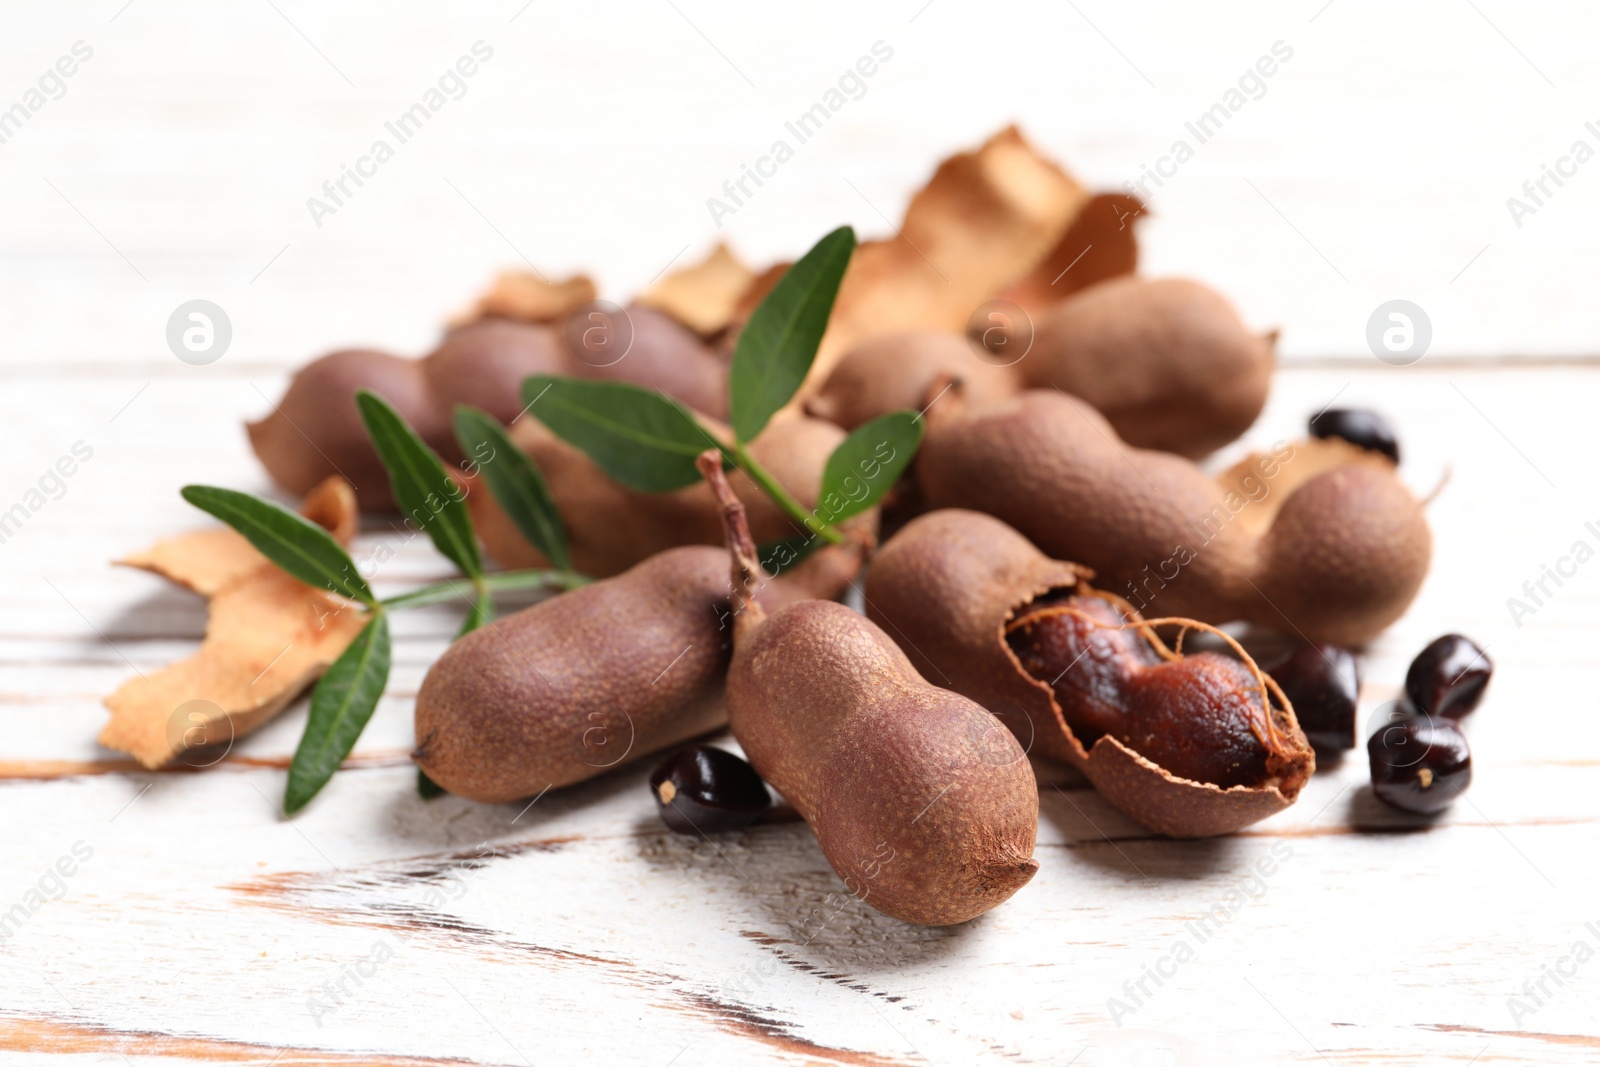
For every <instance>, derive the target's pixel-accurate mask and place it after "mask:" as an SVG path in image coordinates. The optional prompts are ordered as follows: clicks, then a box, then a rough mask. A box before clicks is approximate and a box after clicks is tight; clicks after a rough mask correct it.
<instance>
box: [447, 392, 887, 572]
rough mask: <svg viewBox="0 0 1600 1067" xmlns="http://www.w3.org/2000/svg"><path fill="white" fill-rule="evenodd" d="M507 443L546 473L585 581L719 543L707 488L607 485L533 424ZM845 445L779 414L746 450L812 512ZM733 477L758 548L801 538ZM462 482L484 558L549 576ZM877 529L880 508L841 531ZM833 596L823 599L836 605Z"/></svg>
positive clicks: (516, 428) (498, 512)
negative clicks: (669, 552) (678, 548)
mask: <svg viewBox="0 0 1600 1067" xmlns="http://www.w3.org/2000/svg"><path fill="white" fill-rule="evenodd" d="M701 422H702V423H703V424H705V425H706V427H707V429H709V430H710V431H711V432H712V433H713V434H716V435H718V436H721V437H722V438H723V439H724V440H730V439H731V437H732V434H731V432H730V431H728V430H727V428H726V427H723V426H721V425H719V424H716V423H713V422H711V421H710V420H709V419H702V420H701ZM511 437H512V440H513V441H515V442H516V444H517V445H518V446H519V447H521V448H522V449H523V451H525V452H527V453H528V455H529V457H530V458H531V459H532V460H533V463H534V465H535V466H537V467H538V468H539V470H540V472H541V473H543V475H544V478H545V482H546V484H547V485H548V486H549V489H550V497H551V499H552V500H554V501H555V502H556V507H557V508H558V509H559V511H560V512H561V516H562V520H563V522H564V523H565V525H566V528H567V551H568V553H569V554H570V555H571V557H572V565H573V567H574V568H576V569H577V570H578V571H580V572H581V573H583V574H589V575H594V576H596V577H601V576H605V575H610V574H616V573H617V572H619V571H623V570H626V569H627V568H628V567H631V566H633V565H634V564H635V563H637V562H639V561H640V560H642V559H645V558H647V557H649V556H651V555H653V554H655V553H657V552H660V551H662V550H663V549H667V548H671V547H673V546H675V545H684V544H707V545H720V544H722V540H723V534H722V518H721V512H720V510H719V509H718V507H717V503H716V500H715V499H714V498H713V496H712V493H711V490H710V488H709V487H708V486H707V485H706V484H705V483H704V482H696V483H695V484H693V485H689V486H685V487H684V488H682V489H677V490H674V491H673V492H670V493H644V492H639V491H636V490H633V489H629V488H628V487H627V486H624V485H621V484H619V483H617V482H615V481H612V480H611V478H609V477H608V476H607V475H606V474H605V472H604V471H602V470H601V469H600V468H599V467H597V466H595V464H594V462H593V461H592V460H590V459H589V457H588V456H586V455H584V454H583V453H582V452H581V451H579V450H578V449H576V448H574V447H572V446H571V445H569V444H567V443H566V442H564V441H562V440H561V439H560V438H558V437H556V436H555V434H553V433H551V432H550V431H549V430H548V429H546V428H545V426H544V425H543V424H542V423H540V422H539V421H538V420H537V419H531V418H524V419H518V420H517V422H516V423H515V424H514V425H513V426H512V428H511ZM844 439H845V432H844V431H843V430H841V429H840V428H839V427H837V426H835V425H834V424H832V423H830V422H826V421H824V420H822V419H813V418H807V417H806V416H804V415H801V414H799V413H798V412H794V411H782V412H779V413H778V414H777V415H775V416H774V417H773V419H772V421H771V422H770V423H769V424H768V425H767V427H766V429H764V430H762V431H761V433H760V435H759V436H757V437H756V439H755V440H754V441H752V442H751V444H750V451H751V453H752V454H753V455H754V456H755V458H756V459H757V460H758V461H759V462H760V463H761V464H762V465H763V466H764V467H766V469H767V470H768V471H769V472H770V473H771V474H772V476H773V477H774V478H776V479H777V481H778V483H779V484H780V485H782V486H783V487H784V489H785V490H786V491H787V492H788V493H789V494H790V495H791V496H793V497H794V498H795V500H797V501H799V503H800V504H801V506H802V507H805V508H807V509H812V508H815V507H816V506H817V502H818V499H819V497H820V496H821V493H822V472H823V469H824V468H825V467H826V466H827V462H828V457H829V456H830V455H832V454H833V450H834V449H835V448H837V447H838V446H839V443H840V442H841V441H843V440H844ZM729 477H730V478H732V479H733V480H734V484H735V485H737V486H739V488H740V490H741V492H743V493H744V495H745V496H746V497H747V498H748V499H749V500H750V505H749V508H748V514H749V521H750V528H751V532H752V533H753V534H754V536H755V539H756V541H757V543H758V544H763V545H766V544H772V543H774V542H778V541H785V540H789V539H791V538H796V537H803V536H805V534H806V532H807V531H806V530H805V528H804V527H803V526H802V525H800V524H799V523H798V522H796V521H795V520H794V519H792V518H790V517H789V515H788V514H786V513H785V512H784V511H783V509H782V508H780V507H779V506H778V505H777V504H775V503H773V501H772V499H771V498H770V497H769V496H767V494H766V493H764V492H762V491H761V490H760V489H759V488H757V487H756V485H755V483H754V482H751V481H750V480H749V478H748V477H747V476H746V475H745V474H744V472H742V471H733V472H730V474H729ZM464 480H465V481H466V483H467V487H468V488H467V494H466V498H467V507H468V508H469V509H471V511H472V521H473V525H474V527H475V528H476V529H477V530H478V532H479V535H480V536H481V537H482V538H483V544H484V547H485V549H486V550H487V551H488V553H489V556H490V558H491V559H493V560H494V561H495V562H497V563H499V564H500V565H501V566H503V567H508V568H524V567H527V568H538V567H548V566H549V565H550V562H549V561H548V560H547V559H545V557H544V556H543V555H542V554H541V553H540V552H539V550H538V549H536V548H534V547H533V546H532V545H530V544H529V543H528V541H527V539H526V538H524V537H523V536H522V534H521V532H520V531H519V530H518V529H517V526H516V524H515V523H513V522H512V521H511V519H510V518H509V517H508V516H507V515H506V513H505V511H504V509H502V508H501V507H500V504H499V502H498V501H496V500H495V499H494V497H493V496H492V495H491V494H489V493H487V492H478V491H476V489H477V484H476V483H477V479H476V478H475V477H468V478H466V479H464ZM877 523H878V509H877V508H871V509H869V510H867V511H865V512H863V513H861V514H860V515H857V516H855V517H854V518H851V519H850V520H848V521H847V522H845V523H844V528H845V529H846V530H854V531H859V532H860V533H862V534H872V533H875V532H876V530H877ZM842 588H843V586H842V585H841V586H840V587H839V589H842ZM839 589H828V590H824V591H823V592H822V593H821V594H820V595H823V596H828V597H832V596H834V595H836V594H837V593H838V592H839Z"/></svg>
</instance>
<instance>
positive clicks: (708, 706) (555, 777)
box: [412, 543, 863, 803]
mask: <svg viewBox="0 0 1600 1067" xmlns="http://www.w3.org/2000/svg"><path fill="white" fill-rule="evenodd" d="M862 555H863V545H861V544H860V543H851V544H846V545H832V546H829V547H827V548H824V549H821V550H819V551H818V552H816V553H815V554H813V555H812V556H810V557H808V558H807V559H806V560H805V561H803V562H802V563H800V564H798V565H796V566H795V567H794V568H793V569H792V570H791V571H789V572H788V573H786V574H784V575H783V576H782V577H780V578H778V579H776V580H775V581H773V582H771V583H770V584H769V585H768V586H767V587H766V588H765V589H763V591H762V597H763V599H764V600H765V602H766V603H767V604H769V605H770V606H772V607H774V608H776V607H778V606H780V605H782V604H786V603H789V602H791V601H793V600H796V599H804V598H809V597H811V596H814V595H816V594H817V593H818V592H819V591H822V590H823V589H832V588H837V587H838V585H839V584H842V583H840V582H839V579H838V575H839V574H840V573H846V574H848V575H849V576H854V574H855V573H856V572H857V571H858V570H859V569H860V567H861V559H862ZM848 580H849V578H848V577H847V578H846V579H845V581H846V582H847V581H848ZM729 595H730V594H729V586H728V554H727V553H726V552H725V551H723V550H721V549H716V548H712V547H710V546H705V545H694V546H684V547H681V548H674V549H670V550H668V551H666V552H662V553H660V554H658V555H655V556H652V557H651V558H649V559H647V560H645V561H644V562H643V563H640V564H639V565H638V566H636V567H633V568H632V569H630V570H628V571H626V572H624V573H622V574H619V575H617V576H615V577H613V578H608V579H605V580H603V581H598V582H594V583H593V584H591V585H586V586H582V587H580V588H578V589H575V590H572V591H571V592H568V593H564V594H562V595H560V596H556V597H553V598H551V599H549V600H545V601H541V602H540V603H538V604H535V605H533V606H532V607H530V608H525V609H523V610H522V611H519V612H517V613H516V614H514V615H508V616H506V617H505V618H502V619H497V620H495V621H493V622H491V623H488V624H486V625H484V626H481V627H479V628H478V629H476V630H474V631H472V632H471V633H470V634H467V635H466V636H465V637H463V638H461V639H460V640H458V641H456V642H455V644H453V645H451V646H450V648H449V649H448V650H446V652H445V654H444V655H443V656H441V657H440V658H439V659H438V661H436V662H435V663H434V664H433V666H432V667H430V668H429V669H428V673H427V675H426V677H424V678H423V681H422V688H421V690H420V691H419V692H418V693H417V704H416V738H417V748H416V751H415V752H413V753H412V758H413V759H414V760H415V761H416V763H417V765H418V766H419V767H421V768H422V769H423V770H424V771H425V772H427V774H428V777H429V778H431V779H433V780H434V781H435V782H437V783H438V784H439V785H440V786H442V787H443V788H445V789H446V790H448V791H450V792H451V793H455V794H457V795H458V796H464V797H466V798H468V799H469V800H478V801H483V802H486V803H499V802H502V801H509V800H516V799H519V798H522V797H529V796H534V795H536V794H538V793H540V792H541V791H543V790H545V789H555V788H560V787H561V786H565V785H571V784H573V783H575V782H581V781H585V780H587V779H590V778H593V777H595V776H597V775H600V774H603V773H605V772H606V771H608V770H611V769H612V768H615V767H620V766H623V765H624V764H627V763H631V762H633V761H634V760H637V759H641V758H643V757H645V756H648V755H650V754H651V753H653V752H658V751H660V750H661V749H663V748H669V747H671V746H672V745H675V744H678V743H679V742H682V741H685V740H687V739H688V738H691V737H695V736H697V735H699V734H703V733H706V732H708V731H710V730H714V729H717V728H719V727H721V726H723V725H724V724H725V723H726V722H727V718H728V713H727V707H726V704H725V702H724V700H723V680H724V674H725V672H726V670H727V665H728V656H729V650H730V647H731V646H730V634H731V631H730V629H729V621H728V611H729V606H728V605H729Z"/></svg>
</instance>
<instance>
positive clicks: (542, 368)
mask: <svg viewBox="0 0 1600 1067" xmlns="http://www.w3.org/2000/svg"><path fill="white" fill-rule="evenodd" d="M596 317H598V318H596ZM534 374H567V375H575V376H578V377H585V378H608V379H615V380H621V381H629V382H637V383H639V384H643V385H648V386H650V387H652V388H656V389H659V390H660V391H662V392H664V393H666V394H667V395H669V396H673V397H676V398H677V399H679V400H682V401H683V402H684V403H687V404H688V405H689V406H691V407H695V408H697V409H700V410H705V411H706V412H707V413H708V414H711V415H714V416H715V415H719V414H721V413H722V412H724V411H725V409H726V405H727V398H726V394H727V387H726V381H727V364H726V361H724V360H723V359H722V358H721V357H720V356H718V355H717V354H716V353H715V352H713V351H712V350H711V349H709V348H707V347H706V346H705V345H704V344H703V343H702V342H701V341H700V339H699V338H697V337H696V336H695V335H694V334H693V333H691V332H690V331H689V330H687V329H685V328H684V327H682V326H680V325H678V324H677V323H676V322H674V321H673V320H671V319H670V318H668V317H667V316H665V315H663V314H661V313H660V312H658V311H653V310H651V309H649V308H642V307H633V308H629V309H626V310H619V309H615V308H609V307H608V306H606V305H598V304H590V305H585V306H584V307H581V308H578V309H577V310H575V311H573V312H572V313H571V314H570V315H569V316H568V317H567V319H566V320H565V321H564V322H563V323H561V324H560V327H559V328H558V327H555V326H549V325H543V324H539V323H528V322H516V321H512V320H509V319H493V318H491V319H480V320H478V321H476V322H471V323H468V324H466V325H464V326H459V327H457V328H456V329H454V330H451V331H450V332H449V333H447V334H446V335H445V336H444V338H443V339H442V340H441V341H440V343H439V346H438V348H436V349H435V350H434V351H433V352H432V353H431V354H430V355H428V356H425V357H424V358H422V359H420V360H413V359H404V358H401V357H398V356H393V355H389V354H387V353H383V352H375V351H370V350H366V349H356V350H350V351H343V352H334V353H331V354H330V355H327V356H323V357H321V358H320V359H316V360H313V361H312V362H310V363H308V364H306V365H305V366H304V367H302V368H300V370H299V371H297V372H296V373H295V375H294V377H293V378H292V379H291V380H290V382H289V388H288V389H287V390H286V391H285V392H284V395H283V399H282V400H280V401H279V402H278V404H277V406H276V407H275V408H273V410H272V411H271V412H269V413H268V414H267V415H265V416H263V417H262V418H261V419H260V420H258V421H256V422H252V423H249V424H247V426H246V429H247V430H248V432H249V435H250V444H251V447H252V448H254V449H255V453H256V455H257V457H259V458H260V460H261V463H262V465H263V466H264V467H266V468H267V473H268V474H270V475H272V479H273V481H275V482H277V483H278V485H280V486H282V487H283V488H285V489H288V490H290V491H292V492H295V493H302V494H303V493H305V492H307V491H309V490H310V489H311V488H312V487H313V486H315V485H317V484H319V483H321V482H322V480H323V479H325V478H327V477H329V476H330V475H333V474H342V475H343V476H344V477H345V479H346V480H347V481H349V482H350V483H351V485H352V486H354V488H355V491H356V498H357V500H359V501H360V503H361V506H362V507H363V508H366V509H369V510H385V509H391V508H393V507H394V498H393V495H392V493H391V491H390V486H389V478H388V474H387V473H386V472H385V471H384V469H383V466H382V464H380V463H379V462H378V457H377V453H376V452H375V451H374V450H373V448H372V442H371V441H370V440H369V439H368V438H367V435H366V431H365V429H364V428H363V426H362V423H361V417H360V414H359V413H358V412H357V410H356V403H355V395H356V392H357V391H358V390H361V389H371V390H372V391H373V392H375V393H378V394H379V395H380V396H382V397H383V398H384V399H385V400H387V401H389V403H390V404H391V405H392V406H393V407H394V409H395V410H396V411H398V412H399V413H400V415H401V416H402V417H403V418H404V419H405V420H406V421H407V422H409V423H410V424H411V425H412V427H413V428H415V429H416V430H417V432H418V433H419V434H420V435H421V437H422V439H423V440H424V441H426V442H427V443H428V445H429V446H430V447H432V448H433V449H434V451H436V452H438V453H439V454H440V456H442V457H443V458H444V459H445V461H446V462H448V463H452V464H455V463H459V462H460V461H461V460H462V459H463V458H464V457H463V456H462V454H461V448H460V446H459V445H458V444H457V443H456V440H455V436H454V434H453V432H452V430H451V415H452V412H453V411H454V409H455V406H456V405H457V404H471V405H472V406H474V407H478V408H482V409H483V410H485V411H487V412H489V413H490V414H492V415H494V416H495V417H496V418H498V419H500V420H501V421H503V422H510V421H511V420H512V419H514V418H515V417H516V416H517V414H518V413H519V412H521V411H522V408H523V402H522V381H523V379H524V378H527V377H529V376H530V375H534Z"/></svg>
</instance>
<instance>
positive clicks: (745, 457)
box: [729, 443, 845, 545]
mask: <svg viewBox="0 0 1600 1067" xmlns="http://www.w3.org/2000/svg"><path fill="white" fill-rule="evenodd" d="M729 451H730V452H732V454H733V460H734V462H735V463H737V464H738V465H739V469H740V470H742V471H744V472H745V474H747V475H748V476H749V478H750V480H751V481H752V482H755V483H756V485H758V486H760V487H761V491H762V492H764V493H766V494H767V495H768V496H769V497H771V498H772V499H773V500H774V501H775V502H776V503H777V505H778V506H779V507H780V508H782V509H783V510H784V511H786V512H788V513H789V517H790V518H792V519H795V520H796V521H798V522H800V523H802V524H804V525H805V527H806V529H808V530H810V531H811V532H812V533H814V534H816V535H817V536H818V537H821V538H822V539H823V540H824V541H826V542H828V543H829V544H832V545H842V544H844V542H845V536H844V534H842V533H840V532H839V531H838V530H837V529H835V528H834V527H833V526H832V525H831V524H829V523H826V522H823V521H822V520H821V519H819V518H817V516H816V514H815V513H814V512H809V511H807V510H806V509H805V508H804V507H802V506H801V505H800V502H799V501H798V500H796V499H795V498H794V497H792V496H790V495H789V491H788V490H787V489H785V488H784V487H783V486H781V485H779V484H778V479H776V478H774V477H773V476H772V474H771V473H770V472H769V471H768V470H767V468H765V467H763V466H762V465H761V464H760V462H758V461H757V460H756V458H755V457H754V456H752V455H751V454H750V450H749V449H748V448H746V447H745V446H744V445H743V444H742V443H740V444H735V445H734V446H733V447H732V448H731V449H729Z"/></svg>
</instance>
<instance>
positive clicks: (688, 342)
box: [511, 304, 728, 419]
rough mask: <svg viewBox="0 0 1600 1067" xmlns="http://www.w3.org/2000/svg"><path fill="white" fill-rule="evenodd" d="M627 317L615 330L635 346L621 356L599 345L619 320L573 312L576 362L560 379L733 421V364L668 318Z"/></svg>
mask: <svg viewBox="0 0 1600 1067" xmlns="http://www.w3.org/2000/svg"><path fill="white" fill-rule="evenodd" d="M623 315H624V316H625V317H626V320H627V321H626V322H625V323H623V322H618V323H616V324H615V325H614V327H612V328H613V329H615V330H616V331H617V332H618V333H622V332H624V331H626V332H628V333H630V334H631V336H632V340H631V343H629V344H628V345H627V348H626V351H625V352H624V353H622V354H620V355H619V354H616V353H614V352H612V351H610V350H609V347H610V346H608V345H597V344H595V343H594V339H595V338H596V337H597V336H599V335H600V334H599V331H600V328H601V327H600V325H599V323H600V322H602V321H605V320H608V319H611V318H616V317H617V316H615V315H614V314H612V313H610V312H605V311H595V310H590V309H585V308H579V309H578V310H576V311H574V312H573V313H572V315H571V316H570V317H569V318H568V320H567V322H566V324H565V325H564V326H563V328H562V333H563V336H564V337H565V338H566V342H567V350H568V351H570V352H571V353H572V354H573V356H574V357H575V362H574V363H573V364H572V365H571V366H570V367H569V369H567V370H564V371H558V372H555V373H562V374H576V375H578V376H579V377H583V378H597V379H609V380H612V381H621V382H631V383H633V384H634V385H642V386H645V387H646V388H648V389H654V390H656V391H657V392H661V393H665V394H667V395H668V396H670V397H675V398H676V399H678V400H681V401H682V402H683V403H685V404H687V405H689V407H691V408H693V409H694V410H696V411H698V412H701V413H702V414H705V415H709V416H711V417H712V418H714V419H725V418H727V417H728V361H727V360H726V359H725V358H724V357H722V356H721V355H719V354H717V353H716V352H715V351H714V350H712V349H711V348H708V347H707V346H706V344H705V342H703V341H701V340H700V338H699V337H697V336H696V335H695V334H694V333H693V332H691V331H690V330H689V329H687V328H686V327H684V326H683V325H681V324H680V323H679V322H678V321H677V320H676V319H674V318H672V317H671V316H669V315H667V314H666V313H665V312H661V311H657V310H655V309H654V308H649V307H645V306H644V305H642V304H629V305H628V306H627V308H625V309H623ZM607 325H608V326H609V325H610V323H609V322H608V323H607ZM518 384H519V385H520V384H521V379H518ZM511 399H512V400H516V399H518V390H517V389H513V390H512V391H511ZM518 406H519V407H520V405H518Z"/></svg>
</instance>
